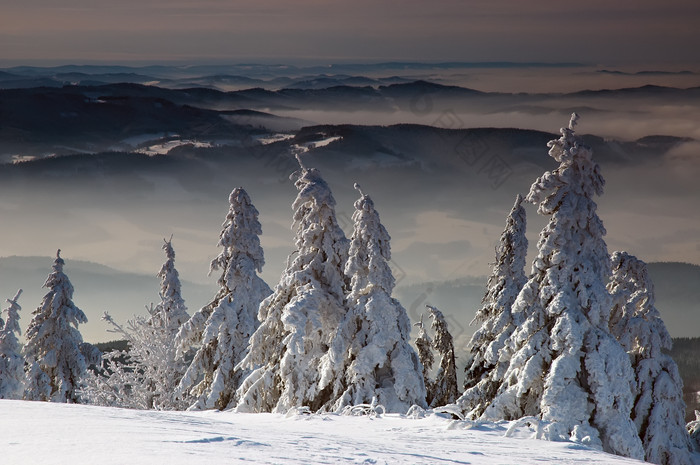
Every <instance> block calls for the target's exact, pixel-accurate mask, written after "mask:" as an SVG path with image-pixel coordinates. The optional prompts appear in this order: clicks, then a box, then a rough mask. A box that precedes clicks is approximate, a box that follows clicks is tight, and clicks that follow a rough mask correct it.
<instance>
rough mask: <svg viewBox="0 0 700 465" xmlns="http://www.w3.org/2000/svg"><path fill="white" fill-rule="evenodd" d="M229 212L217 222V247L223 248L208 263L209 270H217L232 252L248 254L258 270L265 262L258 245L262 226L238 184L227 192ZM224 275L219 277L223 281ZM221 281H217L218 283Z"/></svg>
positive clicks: (224, 263) (260, 270) (258, 270)
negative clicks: (223, 219)
mask: <svg viewBox="0 0 700 465" xmlns="http://www.w3.org/2000/svg"><path fill="white" fill-rule="evenodd" d="M228 200H229V204H230V207H229V211H228V214H227V215H226V220H225V221H224V223H223V224H222V225H221V226H222V230H221V235H220V237H219V243H218V244H217V245H218V246H219V247H223V250H222V251H221V253H220V254H219V256H217V257H216V258H215V259H214V260H212V262H211V268H210V272H211V271H213V270H216V269H221V268H224V267H225V266H226V263H227V262H228V260H230V258H231V257H232V256H233V255H237V254H244V255H247V256H248V257H250V259H251V260H252V262H253V265H254V267H255V270H256V271H257V272H258V273H261V272H262V268H263V266H264V265H265V258H264V254H263V249H262V247H261V246H260V238H259V237H258V236H259V235H260V234H262V226H261V225H260V221H258V215H259V213H258V210H257V209H256V208H255V207H254V206H253V203H252V202H251V201H250V197H249V196H248V193H247V192H246V191H245V189H243V188H242V187H237V188H235V189H234V190H233V191H231V194H230V195H229V198H228ZM224 278H225V276H222V277H221V279H222V280H223V279H224ZM224 284H225V283H224V282H222V281H221V280H220V281H219V285H224Z"/></svg>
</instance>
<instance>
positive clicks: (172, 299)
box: [151, 236, 190, 337]
mask: <svg viewBox="0 0 700 465" xmlns="http://www.w3.org/2000/svg"><path fill="white" fill-rule="evenodd" d="M172 240H173V238H172V236H171V237H170V240H165V239H163V242H164V244H163V250H164V251H165V257H166V260H165V263H163V266H162V267H161V268H160V271H159V272H158V275H157V276H158V277H159V278H160V292H159V295H160V303H158V305H157V307H156V310H157V311H156V312H155V313H152V314H151V321H152V323H154V324H155V325H164V326H165V327H166V328H168V330H169V331H170V333H171V334H172V335H173V337H174V336H175V335H176V334H177V332H178V331H179V330H180V326H182V324H183V323H184V322H186V321H187V320H189V319H190V315H189V314H188V313H187V306H186V305H185V300H184V299H183V298H182V286H181V284H180V274H179V273H178V272H177V269H176V268H175V249H173V243H172ZM158 319H160V321H157V320H158Z"/></svg>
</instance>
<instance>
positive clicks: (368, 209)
mask: <svg viewBox="0 0 700 465" xmlns="http://www.w3.org/2000/svg"><path fill="white" fill-rule="evenodd" d="M355 188H356V189H357V190H358V191H360V195H361V197H360V199H359V200H357V201H356V202H355V213H354V214H353V222H354V231H353V235H352V238H351V239H350V251H349V258H348V261H347V264H346V265H345V274H346V276H348V277H350V292H349V294H348V296H347V305H348V308H349V310H348V313H347V314H346V315H345V318H344V319H343V321H342V322H341V323H340V326H339V328H338V331H337V332H336V333H335V336H334V338H333V341H332V342H331V345H330V349H329V351H328V353H327V354H325V355H324V356H323V357H322V359H321V373H322V375H321V384H320V388H321V389H322V390H325V389H330V391H331V396H330V399H329V401H328V402H327V403H326V405H325V408H326V409H328V410H333V411H341V410H342V409H343V408H345V407H349V406H350V407H351V406H353V405H359V404H370V403H371V402H372V399H373V398H376V402H377V403H379V404H381V405H383V406H384V407H385V409H386V411H387V412H398V413H405V412H406V411H407V410H408V409H409V408H410V407H411V406H412V405H419V406H425V395H426V392H425V385H424V383H423V374H422V367H421V364H420V362H419V360H418V355H417V354H416V352H415V350H414V349H413V348H412V347H411V345H410V344H409V341H410V332H411V322H410V321H409V319H408V315H407V314H406V310H405V309H404V308H403V307H402V306H401V304H400V303H399V301H398V300H396V299H394V298H392V297H391V293H392V290H393V289H394V284H395V281H394V276H393V274H392V272H391V268H389V260H390V259H391V249H390V240H391V238H390V237H389V234H388V233H387V231H386V229H385V228H384V226H383V225H382V224H381V222H380V221H379V214H378V213H377V211H376V210H375V208H374V202H372V199H370V198H369V196H367V195H364V194H363V193H362V191H361V190H360V187H359V186H358V185H357V184H355Z"/></svg>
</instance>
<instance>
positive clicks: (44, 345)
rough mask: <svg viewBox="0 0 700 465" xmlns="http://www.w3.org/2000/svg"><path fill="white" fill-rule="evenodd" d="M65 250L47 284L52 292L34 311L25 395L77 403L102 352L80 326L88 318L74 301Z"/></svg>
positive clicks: (26, 397) (30, 327) (57, 255)
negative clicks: (83, 381) (86, 339)
mask: <svg viewBox="0 0 700 465" xmlns="http://www.w3.org/2000/svg"><path fill="white" fill-rule="evenodd" d="M64 265H65V262H64V261H63V259H62V258H61V251H60V250H59V251H58V252H57V253H56V260H54V264H53V272H52V273H51V274H49V276H48V278H47V279H46V282H45V283H44V287H46V288H48V289H49V292H48V293H47V294H46V295H45V296H44V299H43V300H42V302H41V304H40V305H39V307H38V308H37V309H36V310H35V311H34V313H33V317H32V320H31V322H30V323H29V328H28V329H27V335H26V337H27V343H26V344H25V346H24V355H25V359H26V361H27V364H28V372H27V384H26V389H25V392H24V398H25V399H27V400H43V401H52V402H68V403H76V402H77V401H78V393H77V390H78V388H79V386H80V380H81V379H82V378H83V376H84V375H85V373H86V370H87V368H88V365H90V364H94V363H97V362H99V359H100V355H99V351H98V350H97V349H96V348H95V347H94V346H92V345H91V344H87V343H84V342H83V337H82V336H81V334H80V331H78V325H79V324H81V323H87V317H86V316H85V313H83V311H82V310H80V309H79V308H78V307H76V306H75V304H74V303H73V300H72V299H73V285H72V284H71V282H70V280H69V279H68V276H66V274H65V273H64V272H63V266H64Z"/></svg>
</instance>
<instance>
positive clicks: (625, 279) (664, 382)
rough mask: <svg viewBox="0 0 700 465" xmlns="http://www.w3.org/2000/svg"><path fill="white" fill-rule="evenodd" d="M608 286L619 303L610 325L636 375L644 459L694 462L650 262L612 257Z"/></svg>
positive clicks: (665, 464)
mask: <svg viewBox="0 0 700 465" xmlns="http://www.w3.org/2000/svg"><path fill="white" fill-rule="evenodd" d="M612 270H613V273H612V279H611V281H610V283H609V284H608V290H609V291H610V293H611V294H612V295H613V298H614V299H615V301H616V305H615V307H614V308H613V312H612V315H611V319H610V327H611V328H610V329H611V331H612V333H613V335H614V336H616V337H617V339H618V340H619V341H620V343H621V344H622V346H623V347H624V348H625V350H627V353H628V354H629V355H630V357H631V360H632V367H633V368H634V370H635V374H636V379H637V397H636V399H635V404H634V408H633V410H632V420H633V421H634V424H635V425H636V426H637V431H638V432H639V436H640V438H641V439H642V444H643V445H644V450H645V453H646V455H645V460H646V461H647V462H651V463H657V464H659V465H681V464H689V463H691V456H690V438H689V436H688V432H687V431H686V427H685V419H684V418H685V403H684V402H683V380H682V379H681V377H680V374H679V372H678V366H677V365H676V363H675V362H674V361H673V359H672V358H671V357H670V356H669V355H667V354H665V353H664V352H662V351H663V350H670V349H671V345H672V341H671V335H670V334H669V333H668V331H667V330H666V325H665V324H664V322H663V320H662V319H661V315H660V314H659V311H658V310H657V309H656V307H655V306H654V301H655V298H654V285H653V283H652V281H651V278H650V277H649V274H648V272H647V266H646V264H645V263H644V262H643V261H642V260H639V259H638V258H637V257H634V256H632V255H629V254H627V253H626V252H614V253H613V255H612Z"/></svg>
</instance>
